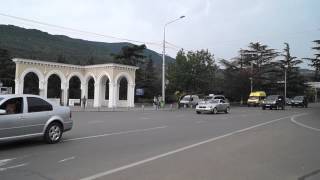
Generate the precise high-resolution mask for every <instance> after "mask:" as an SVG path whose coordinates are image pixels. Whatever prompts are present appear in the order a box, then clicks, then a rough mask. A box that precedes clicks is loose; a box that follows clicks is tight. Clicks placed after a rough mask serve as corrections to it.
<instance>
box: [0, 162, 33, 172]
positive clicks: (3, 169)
mask: <svg viewBox="0 0 320 180" xmlns="http://www.w3.org/2000/svg"><path fill="white" fill-rule="evenodd" d="M27 165H28V163H24V164H18V165H15V166H10V167H6V168H0V171H6V170H9V169H14V168H19V167H23V166H27Z"/></svg>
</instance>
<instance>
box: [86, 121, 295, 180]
mask: <svg viewBox="0 0 320 180" xmlns="http://www.w3.org/2000/svg"><path fill="white" fill-rule="evenodd" d="M294 116H297V115H294ZM290 117H292V116H286V117H282V118H279V119H274V120H271V121H268V122H264V123H261V124H257V125H254V126H250V127H248V128H245V129H240V130H237V131H233V132H230V133H227V134H224V135H221V136H218V137H214V138H211V139H208V140H205V141H201V142H198V143H195V144H192V145H189V146H185V147H182V148H179V149H176V150H173V151H169V152H166V153H163V154H160V155H157V156H154V157H150V158H147V159H144V160H141V161H138V162H134V163H132V164H128V165H125V166H121V167H118V168H115V169H111V170H107V171H104V172H101V173H97V174H94V175H92V176H88V177H85V178H82V179H81V180H93V179H97V178H101V177H103V176H107V175H110V174H113V173H117V172H120V171H123V170H126V169H129V168H132V167H135V166H139V165H142V164H145V163H148V162H150V161H154V160H157V159H160V158H163V157H167V156H170V155H173V154H176V153H179V152H183V151H186V150H188V149H191V148H195V147H198V146H200V145H203V144H207V143H210V142H214V141H217V140H219V139H222V138H225V137H229V136H232V135H235V134H238V133H241V132H245V131H248V130H251V129H254V128H257V127H261V126H264V125H267V124H271V123H274V122H277V121H280V120H284V119H287V118H290Z"/></svg>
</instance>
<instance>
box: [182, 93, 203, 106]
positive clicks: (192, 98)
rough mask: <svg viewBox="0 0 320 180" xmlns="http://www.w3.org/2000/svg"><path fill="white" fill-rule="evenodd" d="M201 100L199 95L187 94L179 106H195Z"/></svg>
mask: <svg viewBox="0 0 320 180" xmlns="http://www.w3.org/2000/svg"><path fill="white" fill-rule="evenodd" d="M199 102H200V99H199V96H198V95H185V96H184V97H183V98H182V99H181V100H180V102H179V107H195V106H196V105H198V103H199Z"/></svg>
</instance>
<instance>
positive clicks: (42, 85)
mask: <svg viewBox="0 0 320 180" xmlns="http://www.w3.org/2000/svg"><path fill="white" fill-rule="evenodd" d="M46 85H47V83H45V82H44V81H43V80H39V95H40V96H42V97H44V98H46V97H47V96H46V89H47V88H46V87H45V86H46Z"/></svg>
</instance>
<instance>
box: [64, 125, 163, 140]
mask: <svg viewBox="0 0 320 180" xmlns="http://www.w3.org/2000/svg"><path fill="white" fill-rule="evenodd" d="M167 127H168V126H158V127H153V128H147V129H135V130H130V131H121V132H115V133H108V134H100V135H95V136H86V137H79V138H73V139H66V140H63V141H64V142H66V141H77V140H83V139H92V138H99V137H106V136H113V135H122V134H129V133H136V132H146V131H152V130H156V129H163V128H167Z"/></svg>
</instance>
